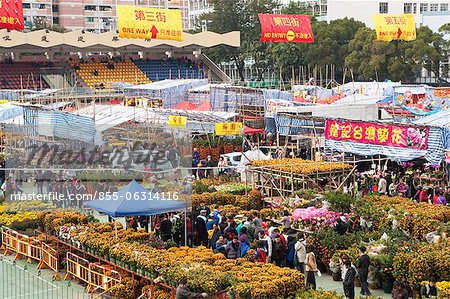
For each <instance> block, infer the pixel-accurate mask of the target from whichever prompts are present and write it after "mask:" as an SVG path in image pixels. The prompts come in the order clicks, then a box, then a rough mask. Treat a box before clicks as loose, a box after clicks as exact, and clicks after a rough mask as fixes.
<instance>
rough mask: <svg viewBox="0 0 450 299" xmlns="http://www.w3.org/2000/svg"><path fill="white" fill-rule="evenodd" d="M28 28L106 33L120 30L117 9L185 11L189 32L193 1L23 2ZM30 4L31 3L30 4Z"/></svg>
mask: <svg viewBox="0 0 450 299" xmlns="http://www.w3.org/2000/svg"><path fill="white" fill-rule="evenodd" d="M23 1H24V2H23V8H24V10H23V11H24V19H25V25H26V26H27V27H29V26H31V24H32V22H33V21H34V20H36V19H46V20H47V22H48V23H49V24H57V25H60V26H62V27H65V28H67V29H69V30H80V29H82V30H86V31H91V32H105V31H109V30H117V16H116V6H117V5H138V6H141V7H151V8H169V9H181V10H182V17H183V26H184V28H189V1H190V0H53V1H51V0H32V1H30V0H23ZM27 1H28V2H27Z"/></svg>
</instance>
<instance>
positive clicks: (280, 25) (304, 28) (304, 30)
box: [258, 14, 314, 43]
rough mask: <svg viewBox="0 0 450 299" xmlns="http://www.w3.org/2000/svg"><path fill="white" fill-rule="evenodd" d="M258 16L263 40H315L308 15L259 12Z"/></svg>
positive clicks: (278, 41) (277, 41)
mask: <svg viewBox="0 0 450 299" xmlns="http://www.w3.org/2000/svg"><path fill="white" fill-rule="evenodd" d="M258 17H259V22H260V23H261V42H275V43H282V42H293V43H313V42H314V35H313V32H312V29H311V22H310V20H309V16H308V15H274V14H258Z"/></svg>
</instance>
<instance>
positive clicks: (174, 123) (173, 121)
mask: <svg viewBox="0 0 450 299" xmlns="http://www.w3.org/2000/svg"><path fill="white" fill-rule="evenodd" d="M186 124H187V116H179V115H169V126H170V127H174V128H186Z"/></svg>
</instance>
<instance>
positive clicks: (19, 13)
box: [0, 0, 24, 30]
mask: <svg viewBox="0 0 450 299" xmlns="http://www.w3.org/2000/svg"><path fill="white" fill-rule="evenodd" d="M2 28H5V29H9V30H23V28H24V23H23V9H22V0H9V1H7V0H0V29H2Z"/></svg>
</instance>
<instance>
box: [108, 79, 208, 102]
mask: <svg viewBox="0 0 450 299" xmlns="http://www.w3.org/2000/svg"><path fill="white" fill-rule="evenodd" d="M206 84H208V80H207V79H184V80H163V81H157V82H153V83H150V84H142V85H131V84H123V83H114V84H113V86H114V87H115V89H116V90H123V92H124V93H125V96H130V97H140V96H143V97H147V98H152V99H162V100H163V108H173V107H175V106H176V105H177V104H179V103H180V102H182V101H185V100H187V98H188V90H189V89H192V88H194V87H198V86H202V85H206Z"/></svg>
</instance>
